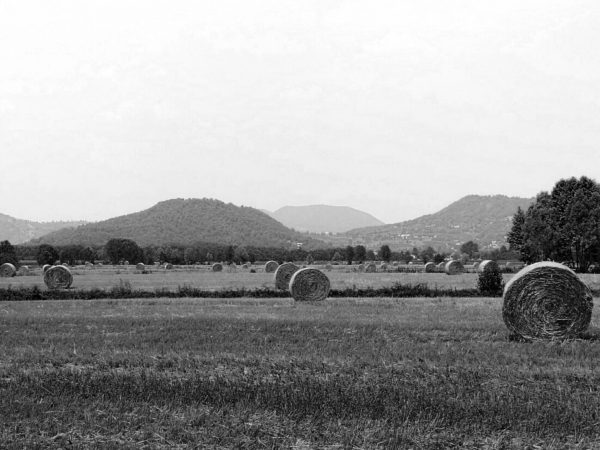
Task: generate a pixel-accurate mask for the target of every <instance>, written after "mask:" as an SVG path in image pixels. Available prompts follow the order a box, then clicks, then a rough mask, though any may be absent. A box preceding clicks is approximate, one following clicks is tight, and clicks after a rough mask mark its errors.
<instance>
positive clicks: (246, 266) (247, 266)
mask: <svg viewBox="0 0 600 450" xmlns="http://www.w3.org/2000/svg"><path fill="white" fill-rule="evenodd" d="M249 268H250V266H249V265H248V263H245V264H242V269H249Z"/></svg>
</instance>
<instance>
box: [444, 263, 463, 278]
mask: <svg viewBox="0 0 600 450" xmlns="http://www.w3.org/2000/svg"><path fill="white" fill-rule="evenodd" d="M463 270H464V267H463V265H462V263H461V262H460V261H456V260H452V261H448V262H447V263H446V265H445V266H444V272H446V274H447V275H459V274H461V273H463Z"/></svg>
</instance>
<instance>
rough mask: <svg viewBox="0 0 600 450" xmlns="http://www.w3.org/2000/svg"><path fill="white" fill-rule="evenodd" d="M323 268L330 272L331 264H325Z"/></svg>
mask: <svg viewBox="0 0 600 450" xmlns="http://www.w3.org/2000/svg"><path fill="white" fill-rule="evenodd" d="M323 269H325V270H326V271H327V272H331V269H333V266H332V265H331V264H325V267H323Z"/></svg>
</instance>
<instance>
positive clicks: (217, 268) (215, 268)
mask: <svg viewBox="0 0 600 450" xmlns="http://www.w3.org/2000/svg"><path fill="white" fill-rule="evenodd" d="M211 270H212V271H213V272H222V271H223V264H221V263H214V264H213V265H212V267H211Z"/></svg>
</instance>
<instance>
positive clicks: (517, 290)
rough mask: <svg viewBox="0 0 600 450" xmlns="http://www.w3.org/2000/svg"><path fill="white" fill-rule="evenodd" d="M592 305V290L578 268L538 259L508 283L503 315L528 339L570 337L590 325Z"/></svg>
mask: <svg viewBox="0 0 600 450" xmlns="http://www.w3.org/2000/svg"><path fill="white" fill-rule="evenodd" d="M592 308H593V302H592V293H591V291H590V289H589V288H588V286H587V285H586V284H585V283H583V282H582V281H581V280H580V279H579V278H578V277H577V275H576V274H575V272H573V271H572V270H571V269H569V268H568V267H566V266H564V265H562V264H558V263H554V262H539V263H535V264H532V265H530V266H527V267H525V268H524V269H522V270H521V271H520V272H519V273H517V274H516V275H515V276H514V277H513V278H511V279H510V280H509V281H508V283H507V284H506V286H505V288H504V303H503V307H502V318H503V320H504V323H505V324H506V326H507V327H508V329H509V330H510V331H511V333H513V334H517V335H519V336H522V337H523V338H525V339H570V338H576V337H578V336H579V335H580V334H581V333H583V332H584V331H585V330H586V329H587V328H588V326H589V324H590V321H591V318H592Z"/></svg>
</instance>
